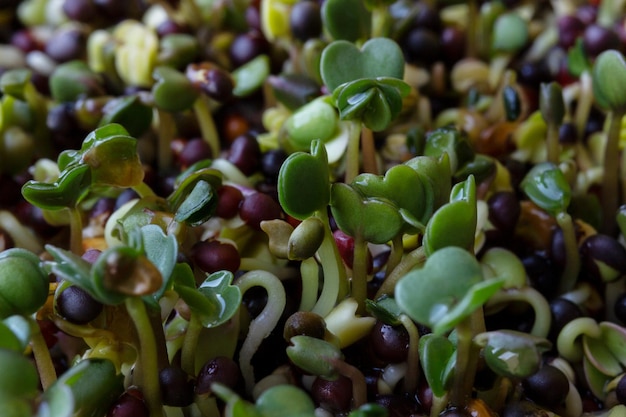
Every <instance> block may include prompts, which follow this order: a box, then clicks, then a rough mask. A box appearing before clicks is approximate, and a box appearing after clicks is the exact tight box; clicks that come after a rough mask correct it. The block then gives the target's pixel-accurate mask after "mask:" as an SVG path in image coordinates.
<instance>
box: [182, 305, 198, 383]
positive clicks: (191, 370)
mask: <svg viewBox="0 0 626 417" xmlns="http://www.w3.org/2000/svg"><path fill="white" fill-rule="evenodd" d="M201 330H202V323H200V320H199V319H198V315H197V314H195V313H193V312H192V313H191V317H190V318H189V324H188V325H187V331H186V332H185V339H184V341H183V348H182V353H181V357H180V364H181V368H183V370H184V371H185V372H187V374H189V375H195V374H196V349H197V348H198V339H199V338H200V331H201Z"/></svg>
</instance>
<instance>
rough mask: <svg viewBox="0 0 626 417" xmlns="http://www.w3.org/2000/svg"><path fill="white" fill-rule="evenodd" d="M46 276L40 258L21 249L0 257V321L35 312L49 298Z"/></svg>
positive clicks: (14, 249) (4, 253)
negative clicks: (12, 316) (15, 315)
mask: <svg viewBox="0 0 626 417" xmlns="http://www.w3.org/2000/svg"><path fill="white" fill-rule="evenodd" d="M48 284H49V280H48V276H47V274H45V273H44V271H43V269H42V268H41V267H40V265H39V258H38V257H37V256H36V255H35V254H34V253H32V252H29V251H27V250H25V249H21V248H11V249H8V250H6V251H4V252H2V253H1V254H0V319H4V318H6V317H8V316H11V315H14V314H21V315H30V314H33V313H35V312H36V311H37V310H38V309H39V308H40V307H41V306H42V305H43V304H44V303H45V302H46V300H47V298H48Z"/></svg>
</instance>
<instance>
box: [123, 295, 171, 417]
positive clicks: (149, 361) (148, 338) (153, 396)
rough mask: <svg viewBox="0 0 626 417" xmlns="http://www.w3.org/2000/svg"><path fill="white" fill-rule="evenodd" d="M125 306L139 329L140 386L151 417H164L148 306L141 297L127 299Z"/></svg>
mask: <svg viewBox="0 0 626 417" xmlns="http://www.w3.org/2000/svg"><path fill="white" fill-rule="evenodd" d="M124 305H125V306H126V310H127V311H128V315H129V316H130V318H131V319H132V321H133V323H134V325H135V329H137V337H138V338H139V349H138V354H139V362H140V364H141V370H142V374H141V382H140V383H139V384H138V385H140V386H141V388H142V391H143V395H144V397H145V399H146V403H147V405H148V409H149V410H150V417H162V416H163V403H162V402H161V388H160V386H159V365H158V358H157V349H156V341H155V337H154V330H153V329H152V325H151V324H150V317H149V316H148V312H147V310H146V305H145V304H144V302H143V300H142V299H141V298H139V297H128V298H126V300H125V302H124Z"/></svg>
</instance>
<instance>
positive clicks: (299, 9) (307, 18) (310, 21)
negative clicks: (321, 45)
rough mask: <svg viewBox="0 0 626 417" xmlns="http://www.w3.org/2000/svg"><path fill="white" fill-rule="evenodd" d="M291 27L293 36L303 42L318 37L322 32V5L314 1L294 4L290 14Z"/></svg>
mask: <svg viewBox="0 0 626 417" xmlns="http://www.w3.org/2000/svg"><path fill="white" fill-rule="evenodd" d="M289 27H290V28H291V33H292V34H293V36H294V37H295V38H296V39H299V40H301V41H302V42H305V41H307V40H308V39H311V38H316V37H318V36H319V34H320V33H321V32H322V15H321V13H320V5H319V4H318V3H316V2H314V1H301V2H299V3H296V4H294V6H293V7H292V8H291V13H290V15H289Z"/></svg>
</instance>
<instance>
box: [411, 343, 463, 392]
mask: <svg viewBox="0 0 626 417" xmlns="http://www.w3.org/2000/svg"><path fill="white" fill-rule="evenodd" d="M418 349H419V355H420V362H421V365H422V369H423V370H424V376H425V377H426V381H428V386H429V387H430V389H431V390H432V391H433V394H435V395H436V396H437V397H442V396H443V395H444V394H445V393H446V391H447V388H448V385H449V382H450V379H451V378H450V377H451V376H452V374H453V370H454V365H455V363H456V346H454V344H453V343H452V342H451V341H450V340H449V339H448V338H447V337H444V336H439V335H435V334H432V333H430V334H427V335H424V336H423V337H421V338H420V341H419V348H418Z"/></svg>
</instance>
